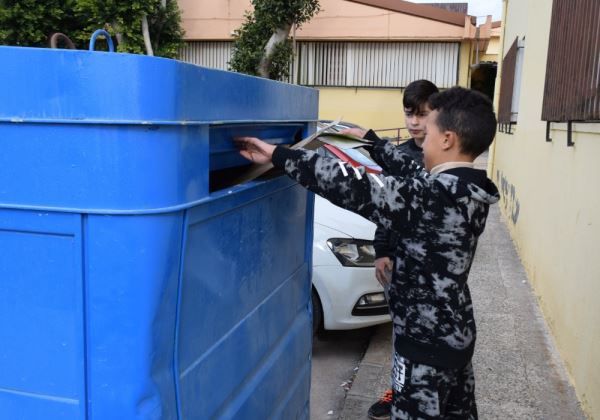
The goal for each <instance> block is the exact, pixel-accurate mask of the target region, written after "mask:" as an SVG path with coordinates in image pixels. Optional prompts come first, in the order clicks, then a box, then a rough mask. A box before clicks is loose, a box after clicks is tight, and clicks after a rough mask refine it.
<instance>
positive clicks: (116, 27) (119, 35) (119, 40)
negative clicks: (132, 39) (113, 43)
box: [112, 20, 123, 45]
mask: <svg viewBox="0 0 600 420" xmlns="http://www.w3.org/2000/svg"><path fill="white" fill-rule="evenodd" d="M112 27H113V29H114V30H115V37H116V38H117V45H118V44H122V43H123V33H122V32H121V27H120V26H119V24H118V23H117V21H116V20H114V21H113V23H112Z"/></svg>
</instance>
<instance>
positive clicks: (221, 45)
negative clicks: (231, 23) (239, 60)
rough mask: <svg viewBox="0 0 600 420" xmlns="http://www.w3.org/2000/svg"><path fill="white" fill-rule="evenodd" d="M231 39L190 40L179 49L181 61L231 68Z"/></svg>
mask: <svg viewBox="0 0 600 420" xmlns="http://www.w3.org/2000/svg"><path fill="white" fill-rule="evenodd" d="M232 51H233V42H231V41H190V42H186V43H185V45H184V46H183V47H182V48H181V50H180V51H179V58H180V59H181V61H185V62H187V63H192V64H196V65H198V66H202V67H210V68H212V69H220V70H229V60H230V59H231V53H232Z"/></svg>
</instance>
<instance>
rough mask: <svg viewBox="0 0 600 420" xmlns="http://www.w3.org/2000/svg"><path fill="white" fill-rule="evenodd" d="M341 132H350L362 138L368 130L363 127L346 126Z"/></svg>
mask: <svg viewBox="0 0 600 420" xmlns="http://www.w3.org/2000/svg"><path fill="white" fill-rule="evenodd" d="M340 134H349V135H351V136H355V137H358V138H359V139H362V138H363V137H364V136H365V134H367V130H363V129H361V128H345V129H343V130H342V131H340Z"/></svg>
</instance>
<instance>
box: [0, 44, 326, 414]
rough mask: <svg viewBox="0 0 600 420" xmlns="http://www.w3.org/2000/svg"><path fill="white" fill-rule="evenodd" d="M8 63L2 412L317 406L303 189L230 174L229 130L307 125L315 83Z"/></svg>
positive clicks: (68, 63) (94, 60)
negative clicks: (240, 180)
mask: <svg viewBox="0 0 600 420" xmlns="http://www.w3.org/2000/svg"><path fill="white" fill-rule="evenodd" d="M0 63H2V65H1V66H0V78H1V80H3V87H2V89H0V149H1V150H2V153H0V248H1V249H2V252H1V253H0V280H1V282H2V286H1V287H0V342H1V343H2V346H0V372H1V373H0V418H1V419H11V420H17V419H26V420H36V419H44V420H48V419H61V420H62V419H95V420H96V419H98V420H103V419H186V420H187V419H209V418H231V419H233V418H235V419H266V418H275V419H290V418H308V396H309V388H310V350H311V320H310V309H309V306H310V305H309V297H310V267H311V264H310V263H311V261H310V258H311V243H312V205H313V202H312V196H311V195H310V194H308V193H307V192H306V191H305V190H304V189H302V188H301V187H299V186H298V185H297V184H295V183H293V182H292V181H291V180H289V179H288V178H287V177H283V176H276V177H274V178H272V179H270V180H268V181H253V182H249V183H244V184H236V183H235V177H231V176H230V178H231V179H229V182H228V183H227V182H226V183H223V182H222V181H223V179H226V178H227V176H228V174H229V175H231V174H237V173H238V169H239V167H241V166H242V165H245V164H246V162H244V161H243V159H242V158H241V157H240V156H239V155H238V153H237V151H236V150H235V147H234V145H233V143H232V137H233V136H235V135H240V134H249V135H257V136H260V137H262V138H264V139H267V140H268V141H269V142H271V143H273V144H287V143H292V142H293V141H294V139H297V138H300V137H303V136H305V135H307V134H308V133H310V132H311V131H312V130H314V129H315V120H316V119H317V103H318V96H317V92H316V91H315V90H312V89H307V88H302V87H298V86H292V85H287V84H283V83H277V82H273V81H268V80H264V79H259V78H254V77H248V76H243V75H239V74H234V73H229V72H222V71H217V70H209V69H204V68H200V67H197V66H193V65H189V64H184V63H181V62H177V61H174V60H166V59H161V58H154V57H146V56H136V55H128V54H115V53H113V54H111V53H100V52H88V51H72V50H47V49H36V48H16V47H0ZM232 180H233V186H228V187H223V185H231V181H232Z"/></svg>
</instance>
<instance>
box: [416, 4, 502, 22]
mask: <svg viewBox="0 0 600 420" xmlns="http://www.w3.org/2000/svg"><path fill="white" fill-rule="evenodd" d="M410 1H412V2H413V3H469V14H470V15H471V16H477V23H483V22H485V16H487V15H492V20H500V19H502V0H410Z"/></svg>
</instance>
